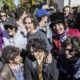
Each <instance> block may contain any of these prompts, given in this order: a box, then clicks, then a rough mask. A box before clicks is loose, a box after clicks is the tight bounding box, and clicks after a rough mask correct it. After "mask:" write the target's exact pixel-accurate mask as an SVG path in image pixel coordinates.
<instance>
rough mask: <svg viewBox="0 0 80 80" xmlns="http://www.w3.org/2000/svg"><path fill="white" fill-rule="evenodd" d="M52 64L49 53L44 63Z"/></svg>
mask: <svg viewBox="0 0 80 80" xmlns="http://www.w3.org/2000/svg"><path fill="white" fill-rule="evenodd" d="M51 62H52V54H51V53H49V54H48V56H47V58H46V63H51Z"/></svg>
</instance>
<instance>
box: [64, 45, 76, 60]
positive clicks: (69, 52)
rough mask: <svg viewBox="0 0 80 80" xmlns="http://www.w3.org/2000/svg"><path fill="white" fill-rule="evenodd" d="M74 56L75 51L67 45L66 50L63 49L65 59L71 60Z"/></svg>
mask: <svg viewBox="0 0 80 80" xmlns="http://www.w3.org/2000/svg"><path fill="white" fill-rule="evenodd" d="M75 54H76V51H75V49H74V48H72V46H71V45H67V46H66V48H65V57H66V58H67V59H71V58H73V57H74V56H75Z"/></svg>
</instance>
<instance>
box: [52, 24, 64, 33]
mask: <svg viewBox="0 0 80 80" xmlns="http://www.w3.org/2000/svg"><path fill="white" fill-rule="evenodd" d="M53 30H54V31H55V33H57V34H62V33H64V31H65V29H64V25H63V24H62V23H57V24H55V25H53Z"/></svg>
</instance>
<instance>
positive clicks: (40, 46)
mask: <svg viewBox="0 0 80 80" xmlns="http://www.w3.org/2000/svg"><path fill="white" fill-rule="evenodd" d="M31 48H33V49H34V51H37V50H43V51H45V53H47V51H46V43H45V42H44V41H42V40H41V39H40V40H39V39H37V38H35V39H31V40H30V41H29V42H28V43H27V47H26V49H27V52H28V53H29V54H30V55H31Z"/></svg>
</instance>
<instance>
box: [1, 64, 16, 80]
mask: <svg viewBox="0 0 80 80" xmlns="http://www.w3.org/2000/svg"><path fill="white" fill-rule="evenodd" d="M0 80H16V79H15V77H14V75H13V72H12V71H11V69H10V67H9V65H8V64H5V65H4V66H3V69H2V70H1V72H0Z"/></svg>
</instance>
